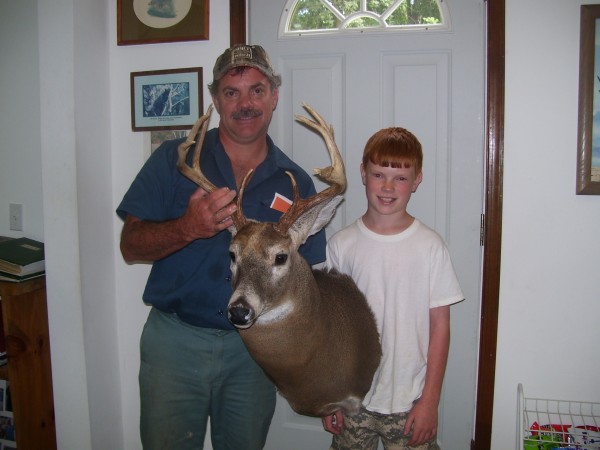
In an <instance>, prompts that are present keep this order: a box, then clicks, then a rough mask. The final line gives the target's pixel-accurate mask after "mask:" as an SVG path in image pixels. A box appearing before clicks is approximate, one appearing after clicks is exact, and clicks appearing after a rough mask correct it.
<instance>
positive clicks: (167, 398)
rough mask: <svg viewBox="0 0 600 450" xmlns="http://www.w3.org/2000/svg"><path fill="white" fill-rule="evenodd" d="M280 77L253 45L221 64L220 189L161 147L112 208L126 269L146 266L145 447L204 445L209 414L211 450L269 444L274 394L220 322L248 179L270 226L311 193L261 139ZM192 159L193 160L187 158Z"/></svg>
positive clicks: (213, 153)
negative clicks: (280, 207) (236, 216)
mask: <svg viewBox="0 0 600 450" xmlns="http://www.w3.org/2000/svg"><path fill="white" fill-rule="evenodd" d="M280 85H281V77H280V76H279V75H277V74H275V72H274V70H273V67H272V65H271V62H270V60H269V57H268V55H267V54H266V52H265V51H264V49H263V48H262V47H260V46H258V45H252V46H250V45H238V46H234V47H232V48H230V49H227V50H226V51H225V52H224V53H223V54H222V55H221V56H220V57H219V58H218V59H217V61H216V63H215V67H214V69H213V82H212V83H211V84H210V85H209V90H210V93H211V96H212V101H213V104H214V106H215V109H216V110H217V112H218V113H219V115H220V120H219V126H218V128H215V129H212V130H209V131H208V132H207V133H206V137H205V139H204V144H203V147H202V153H201V167H202V172H203V173H204V175H205V176H206V177H207V178H208V179H209V180H210V181H211V182H212V183H213V184H215V186H217V187H218V189H217V190H215V191H214V192H212V193H207V192H206V191H204V190H203V189H201V188H198V186H196V185H195V184H194V183H193V182H191V181H190V180H188V179H187V178H185V177H184V176H183V175H182V174H180V173H179V172H178V171H177V169H176V162H177V146H178V145H179V143H181V142H182V140H175V141H167V142H165V143H163V144H162V145H161V146H160V147H159V148H158V149H157V150H156V151H155V152H154V153H153V154H152V156H151V157H150V158H149V159H148V161H147V162H146V164H145V165H144V167H143V168H142V170H141V171H140V173H139V174H138V175H137V177H136V179H135V180H134V182H133V183H132V185H131V187H130V188H129V190H128V192H127V193H126V194H125V197H124V199H123V201H122V202H121V204H120V205H119V207H118V209H117V214H118V215H119V216H120V217H121V218H123V219H124V220H125V224H124V226H123V232H122V235H121V252H122V254H123V257H124V259H125V260H126V261H127V262H135V261H152V263H153V264H152V270H151V273H150V276H149V278H148V282H147V284H146V288H145V291H144V295H143V299H144V301H145V302H146V303H147V304H150V305H151V306H152V309H151V311H150V314H149V316H148V320H147V322H146V324H145V326H144V331H143V333H142V338H141V347H140V351H141V367H140V375H139V382H140V396H141V422H140V433H141V438H142V443H143V445H144V448H145V449H158V448H161V449H163V448H172V449H177V450H181V449H199V448H202V445H203V442H204V436H205V433H206V424H207V419H208V417H210V423H211V438H212V445H213V447H214V449H215V450H221V449H231V450H240V449H244V450H252V449H261V448H263V446H264V443H265V440H266V436H267V432H268V428H269V425H270V422H271V418H272V416H273V411H274V408H275V388H274V386H273V385H272V383H271V382H270V380H269V379H268V378H267V377H266V376H265V375H264V373H263V371H262V370H261V369H260V367H258V366H257V365H256V363H255V362H254V361H253V360H252V358H251V357H250V356H249V354H248V352H247V350H246V348H245V347H244V345H243V343H242V341H241V339H240V336H239V334H238V333H237V331H235V329H234V328H233V326H232V325H231V324H230V323H229V322H228V320H227V311H226V307H227V303H228V300H229V297H230V295H231V286H230V281H231V272H230V269H229V255H228V247H229V242H230V239H231V236H230V233H229V232H228V231H227V230H226V229H227V228H228V227H229V226H231V225H232V223H233V222H232V220H231V214H232V213H233V212H234V211H235V209H236V206H235V202H234V201H233V200H234V198H235V196H236V190H237V189H239V187H240V184H241V182H242V179H243V177H244V176H245V175H246V174H247V173H248V171H249V170H251V169H253V170H254V173H253V175H252V178H251V179H250V181H249V183H248V185H247V186H246V187H245V191H244V197H243V199H244V203H243V210H244V214H245V215H246V216H247V217H249V218H252V219H256V220H259V221H269V222H274V221H277V219H278V218H279V217H280V215H281V212H279V211H277V210H275V209H272V208H271V204H272V200H273V199H274V197H275V194H276V193H278V194H281V195H284V196H286V197H287V198H293V191H292V185H291V183H290V179H289V177H288V175H286V173H285V172H286V171H290V172H292V173H293V174H294V176H295V177H296V180H297V182H298V187H299V190H300V195H301V196H302V197H307V196H308V195H312V194H313V193H314V192H315V188H314V184H313V182H312V180H311V179H310V177H309V176H308V174H307V173H306V172H305V171H304V170H302V169H301V168H300V167H299V166H298V165H296V164H295V163H294V162H293V161H291V160H290V159H289V158H288V157H287V156H286V155H285V154H284V153H283V152H282V151H281V150H280V149H278V148H277V147H276V146H275V144H274V143H273V141H272V140H271V138H270V137H269V136H268V134H267V132H268V128H269V124H270V122H271V118H272V115H273V111H274V110H275V108H276V107H277V101H278V96H279V91H278V89H279V86H280ZM191 153H192V152H190V155H188V158H189V159H190V158H191ZM300 250H301V253H302V254H303V255H304V257H305V258H306V259H307V261H308V262H309V264H317V263H319V262H322V261H323V260H324V259H325V235H324V233H323V232H321V233H319V234H318V235H315V236H313V237H312V238H309V240H308V241H307V242H306V244H304V246H303V247H301V249H300Z"/></svg>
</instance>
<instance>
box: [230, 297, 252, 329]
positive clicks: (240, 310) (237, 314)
mask: <svg viewBox="0 0 600 450" xmlns="http://www.w3.org/2000/svg"><path fill="white" fill-rule="evenodd" d="M227 318H228V319H229V321H230V322H231V323H232V324H233V326H234V327H236V328H239V329H244V328H250V327H251V326H252V324H253V323H254V320H255V314H254V310H252V308H250V307H249V306H248V305H247V304H246V303H245V302H244V301H243V300H242V301H239V302H236V303H234V304H232V305H229V306H228V307H227Z"/></svg>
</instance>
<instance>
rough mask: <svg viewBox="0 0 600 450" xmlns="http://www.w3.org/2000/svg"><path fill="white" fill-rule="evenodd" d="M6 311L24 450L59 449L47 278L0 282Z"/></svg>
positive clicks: (19, 438)
mask: <svg viewBox="0 0 600 450" xmlns="http://www.w3.org/2000/svg"><path fill="white" fill-rule="evenodd" d="M0 298H1V300H0V307H2V319H3V326H4V336H5V341H6V352H7V354H8V363H7V367H8V381H9V383H10V392H11V398H12V406H13V420H14V425H15V430H16V436H17V448H18V449H19V450H41V449H43V450H55V449H56V428H55V424H54V398H53V394H52V371H51V366H50V338H49V335H48V310H47V306H46V278H45V277H41V278H35V279H33V280H29V281H24V282H21V283H8V282H0Z"/></svg>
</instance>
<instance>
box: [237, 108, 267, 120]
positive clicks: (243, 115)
mask: <svg viewBox="0 0 600 450" xmlns="http://www.w3.org/2000/svg"><path fill="white" fill-rule="evenodd" d="M261 114H262V111H260V110H259V109H254V108H244V109H240V110H239V111H235V112H233V113H232V114H231V117H232V118H233V119H252V118H254V117H258V116H260V115H261Z"/></svg>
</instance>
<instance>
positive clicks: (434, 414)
mask: <svg viewBox="0 0 600 450" xmlns="http://www.w3.org/2000/svg"><path fill="white" fill-rule="evenodd" d="M437 427H438V407H437V404H436V405H434V404H428V403H427V402H426V401H422V400H419V401H417V403H415V406H414V407H413V409H412V410H411V411H410V412H409V413H408V418H407V419H406V425H405V427H404V434H405V435H406V436H408V435H409V434H411V432H412V436H411V438H410V440H409V441H408V445H409V446H417V445H421V444H424V443H425V442H427V441H429V440H431V439H433V438H434V437H435V435H436V434H437Z"/></svg>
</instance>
